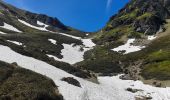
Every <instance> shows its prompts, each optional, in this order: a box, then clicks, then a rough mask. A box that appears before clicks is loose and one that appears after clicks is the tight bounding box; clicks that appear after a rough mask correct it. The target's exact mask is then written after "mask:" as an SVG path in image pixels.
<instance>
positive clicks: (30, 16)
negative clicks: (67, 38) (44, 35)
mask: <svg viewBox="0 0 170 100" xmlns="http://www.w3.org/2000/svg"><path fill="white" fill-rule="evenodd" d="M0 9H1V10H8V12H10V13H11V14H12V15H14V16H17V17H18V18H19V19H22V20H25V21H26V22H28V23H31V24H32V25H36V26H37V21H40V22H42V23H45V24H47V25H50V26H51V27H53V28H56V29H60V30H65V31H66V30H68V27H67V26H65V25H64V24H62V23H61V22H60V21H59V20H58V19H57V18H53V17H49V16H47V15H44V14H36V13H32V12H29V11H25V10H21V9H18V8H16V7H13V6H11V5H8V4H6V3H4V2H3V1H0Z"/></svg>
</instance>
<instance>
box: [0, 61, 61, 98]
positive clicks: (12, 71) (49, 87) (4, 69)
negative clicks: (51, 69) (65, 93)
mask: <svg viewBox="0 0 170 100" xmlns="http://www.w3.org/2000/svg"><path fill="white" fill-rule="evenodd" d="M28 98H29V100H47V99H48V100H63V98H62V96H61V95H60V94H59V92H58V91H57V87H56V86H55V84H54V83H53V81H52V80H50V79H49V78H47V77H45V76H42V75H39V74H37V73H34V72H32V71H29V70H26V69H22V68H20V67H18V66H16V65H14V64H13V65H12V64H7V63H4V62H1V61H0V99H1V100H11V99H12V100H27V99H28Z"/></svg>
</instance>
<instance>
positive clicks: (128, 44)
mask: <svg viewBox="0 0 170 100" xmlns="http://www.w3.org/2000/svg"><path fill="white" fill-rule="evenodd" d="M134 41H135V39H128V41H127V42H126V43H125V44H124V45H121V46H119V47H117V48H114V49H112V50H113V51H117V52H120V51H125V53H124V54H128V53H131V52H136V51H140V50H141V49H143V48H145V46H134V45H132V43H134Z"/></svg>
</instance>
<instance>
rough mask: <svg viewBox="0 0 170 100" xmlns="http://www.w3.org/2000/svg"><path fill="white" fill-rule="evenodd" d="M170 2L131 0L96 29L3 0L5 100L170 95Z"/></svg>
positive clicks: (158, 99)
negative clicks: (88, 29) (76, 26)
mask: <svg viewBox="0 0 170 100" xmlns="http://www.w3.org/2000/svg"><path fill="white" fill-rule="evenodd" d="M169 4H170V0H147V1H146V0H131V1H130V2H129V3H128V4H127V5H126V6H125V7H124V8H122V9H121V10H120V11H119V13H118V14H116V15H114V16H112V17H111V18H110V20H109V22H108V23H107V25H106V26H105V27H104V28H103V29H101V30H100V31H99V32H97V33H92V34H90V33H85V32H81V31H79V30H76V29H73V28H70V27H68V26H65V25H64V24H62V22H60V21H59V20H58V19H57V18H52V17H49V16H48V15H44V14H36V13H32V12H29V11H25V10H22V9H18V8H16V7H14V6H12V5H9V4H6V3H5V2H3V1H1V0H0V99H1V98H2V99H4V98H5V100H6V99H12V100H13V99H16V100H18V99H26V100H27V99H28V100H35V99H36V100H63V99H64V100H151V99H153V100H163V99H164V100H170V94H169V93H170V88H169V86H170V84H169V83H170V74H169V73H170V70H169V69H170V66H169V65H170V52H169V51H170V50H169V49H170V45H169V43H170V19H168V18H170V6H169ZM14 62H16V63H14ZM1 66H2V67H1ZM1 72H2V73H1ZM37 73H38V74H37ZM49 78H50V79H49ZM4 79H5V80H4ZM143 82H144V83H147V84H144V83H143ZM40 84H41V85H40ZM148 84H149V85H148ZM60 93H61V94H60ZM30 95H31V96H30ZM4 96H5V97H4Z"/></svg>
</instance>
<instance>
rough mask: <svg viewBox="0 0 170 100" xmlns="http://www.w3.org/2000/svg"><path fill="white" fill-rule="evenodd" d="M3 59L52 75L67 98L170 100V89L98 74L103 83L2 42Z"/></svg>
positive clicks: (86, 99)
mask: <svg viewBox="0 0 170 100" xmlns="http://www.w3.org/2000/svg"><path fill="white" fill-rule="evenodd" d="M0 60H2V61H5V62H8V63H13V62H17V63H18V65H20V66H21V67H23V68H26V69H30V70H32V71H34V72H37V73H40V74H42V75H45V76H47V77H49V78H51V79H52V80H53V81H54V82H55V84H56V85H57V86H59V87H58V88H59V91H60V93H61V94H62V95H63V97H64V99H65V100H135V97H142V96H151V97H152V100H170V88H156V87H152V86H149V85H145V84H143V83H142V82H140V81H132V80H121V79H119V76H113V77H98V80H99V83H100V84H95V83H92V82H89V81H87V80H84V79H81V78H78V77H75V76H73V75H71V74H69V73H67V72H65V71H63V70H60V69H58V68H56V67H54V66H52V65H49V64H47V63H45V62H43V61H40V60H37V59H34V58H31V57H26V56H23V55H21V54H18V53H16V52H14V51H13V50H11V49H10V48H9V47H6V46H2V45H0ZM63 77H74V78H75V79H77V80H78V81H79V82H80V84H81V87H82V88H80V87H76V86H73V85H71V84H68V83H67V82H64V81H61V79H62V78H63ZM129 87H130V88H133V89H141V90H143V91H138V92H136V93H131V92H128V91H126V89H127V88H129Z"/></svg>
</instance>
